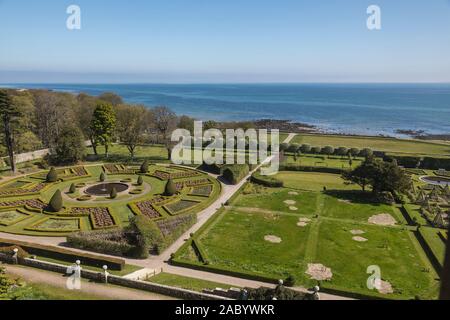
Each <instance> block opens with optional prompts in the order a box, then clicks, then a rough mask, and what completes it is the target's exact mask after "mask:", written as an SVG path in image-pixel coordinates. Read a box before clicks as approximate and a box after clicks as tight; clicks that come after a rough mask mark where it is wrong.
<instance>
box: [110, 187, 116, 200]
mask: <svg viewBox="0 0 450 320" xmlns="http://www.w3.org/2000/svg"><path fill="white" fill-rule="evenodd" d="M109 197H110V198H111V199H115V198H117V190H116V188H112V189H111V192H110V194H109Z"/></svg>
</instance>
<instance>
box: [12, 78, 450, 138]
mask: <svg viewBox="0 0 450 320" xmlns="http://www.w3.org/2000/svg"><path fill="white" fill-rule="evenodd" d="M11 86H14V87H20V88H45V89H53V90H56V91H66V92H72V93H79V92H85V93H87V94H92V95H99V94H101V93H102V92H105V91H112V92H115V93H117V94H119V95H120V96H122V97H123V98H124V99H125V101H126V102H128V103H136V104H144V105H146V106H149V107H151V106H157V105H165V106H168V107H170V108H171V109H173V110H174V111H175V112H176V113H177V114H186V115H189V116H192V117H195V118H197V119H201V120H209V119H211V120H227V121H239V120H255V119H263V118H271V119H283V120H292V121H297V122H303V123H308V124H312V125H316V126H318V127H319V128H321V129H323V130H325V131H328V132H338V133H349V134H371V135H378V134H383V135H396V133H395V131H396V130H397V129H402V130H424V131H426V132H427V133H429V134H443V133H450V84H180V85H176V84H89V85H88V84H25V85H24V84H20V85H11Z"/></svg>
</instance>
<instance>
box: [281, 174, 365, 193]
mask: <svg viewBox="0 0 450 320" xmlns="http://www.w3.org/2000/svg"><path fill="white" fill-rule="evenodd" d="M275 177H276V178H277V179H279V180H282V181H283V182H284V186H285V187H286V188H292V189H297V190H308V191H322V190H323V187H327V189H329V190H358V189H360V188H359V187H358V186H357V185H349V184H346V183H345V181H344V180H343V179H342V178H341V176H340V175H338V174H328V173H316V172H291V171H281V172H280V173H278V174H277V175H276V176H275Z"/></svg>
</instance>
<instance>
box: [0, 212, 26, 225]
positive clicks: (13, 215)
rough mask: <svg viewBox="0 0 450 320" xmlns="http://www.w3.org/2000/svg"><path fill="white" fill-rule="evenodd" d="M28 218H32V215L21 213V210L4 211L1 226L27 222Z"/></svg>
mask: <svg viewBox="0 0 450 320" xmlns="http://www.w3.org/2000/svg"><path fill="white" fill-rule="evenodd" d="M28 217H30V214H28V213H25V212H21V211H19V210H16V211H3V212H0V225H2V226H11V225H13V224H16V223H18V222H20V221H22V220H25V219H26V218H28Z"/></svg>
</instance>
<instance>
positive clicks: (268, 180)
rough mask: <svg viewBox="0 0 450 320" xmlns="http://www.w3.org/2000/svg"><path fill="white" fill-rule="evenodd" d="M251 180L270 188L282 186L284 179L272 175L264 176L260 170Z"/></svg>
mask: <svg viewBox="0 0 450 320" xmlns="http://www.w3.org/2000/svg"><path fill="white" fill-rule="evenodd" d="M251 181H252V182H253V183H256V184H260V185H263V186H266V187H269V188H282V187H283V181H280V180H278V179H276V178H274V177H271V176H263V175H261V173H259V172H255V173H254V174H253V175H252V178H251Z"/></svg>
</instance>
